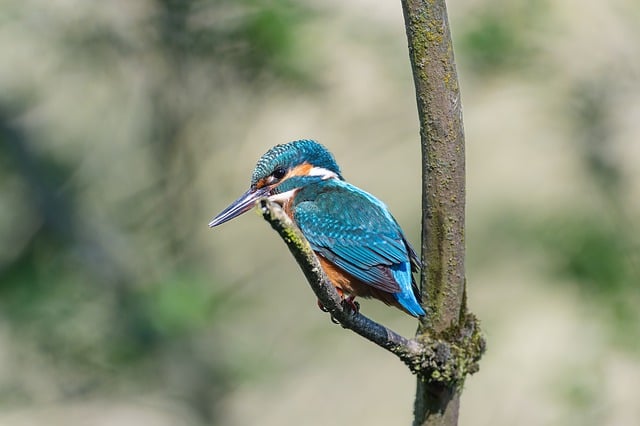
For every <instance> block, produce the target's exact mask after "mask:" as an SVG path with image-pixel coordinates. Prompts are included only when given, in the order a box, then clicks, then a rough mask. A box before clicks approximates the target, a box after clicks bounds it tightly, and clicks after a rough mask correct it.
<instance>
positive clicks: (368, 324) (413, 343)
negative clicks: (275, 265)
mask: <svg viewBox="0 0 640 426" xmlns="http://www.w3.org/2000/svg"><path fill="white" fill-rule="evenodd" d="M258 206H259V208H260V211H261V213H262V216H263V217H264V219H265V220H266V221H267V222H269V223H270V224H271V227H272V228H273V229H274V230H275V231H276V232H277V233H278V234H279V235H280V237H281V238H282V239H283V241H284V242H285V244H286V245H287V247H288V248H289V251H291V254H293V257H294V258H295V259H296V261H297V263H298V265H299V266H300V269H302V272H303V273H304V275H305V277H306V278H307V281H308V282H309V285H310V286H311V289H312V290H313V292H314V293H315V294H316V297H317V298H318V300H319V301H320V302H321V303H322V305H323V306H324V307H325V308H326V310H327V311H328V312H329V313H330V314H331V317H332V318H333V319H334V320H336V321H337V322H338V323H340V324H341V325H342V326H343V327H344V328H347V329H349V330H352V331H353V332H355V333H357V334H359V335H360V336H362V337H364V338H365V339H367V340H369V341H371V342H373V343H375V344H376V345H378V346H380V347H381V348H384V349H386V350H387V351H389V352H391V353H392V354H394V355H396V356H397V357H398V358H399V359H400V360H402V361H403V362H404V363H405V364H406V365H407V366H408V367H409V370H411V372H412V373H414V374H416V375H417V376H418V377H421V378H422V379H421V380H425V381H427V382H429V383H440V384H443V385H444V384H449V383H453V384H458V385H459V384H462V382H463V380H464V377H465V376H466V375H467V374H471V373H474V372H475V371H477V370H478V364H477V363H478V360H479V358H480V354H481V353H482V350H483V347H482V346H481V345H480V344H479V342H480V343H482V340H481V336H480V335H479V334H478V333H477V330H478V328H477V327H476V324H475V322H468V324H467V326H468V327H467V328H466V329H465V332H464V335H463V336H456V338H455V339H450V340H449V341H445V340H440V339H431V338H429V337H428V336H418V337H417V338H415V339H408V338H406V337H403V336H401V335H400V334H398V333H396V332H395V331H393V330H391V329H389V328H387V327H385V326H383V325H381V324H379V323H377V322H375V321H373V320H371V319H369V318H367V317H366V316H364V315H362V314H361V313H359V312H358V313H356V312H353V311H352V310H351V309H350V308H349V307H346V306H345V305H344V304H343V303H342V299H341V298H340V296H339V295H338V293H337V292H336V289H335V287H334V286H333V285H332V284H331V282H330V281H329V278H327V276H326V274H325V273H324V271H323V270H322V268H321V267H320V263H319V261H318V258H317V257H316V255H315V253H314V252H313V250H312V249H311V246H310V245H309V242H308V241H307V239H306V238H305V237H304V235H302V232H301V231H300V229H299V228H298V227H297V226H296V225H295V224H294V223H293V222H292V221H291V219H289V217H288V216H287V215H286V214H285V213H284V211H283V210H282V208H281V207H280V206H279V205H278V204H276V203H274V202H271V201H269V200H268V199H266V198H265V199H262V200H260V201H259V202H258Z"/></svg>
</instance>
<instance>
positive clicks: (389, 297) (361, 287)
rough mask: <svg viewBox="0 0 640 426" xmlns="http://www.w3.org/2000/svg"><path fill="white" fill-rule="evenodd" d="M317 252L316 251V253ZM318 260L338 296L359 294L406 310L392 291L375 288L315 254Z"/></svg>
mask: <svg viewBox="0 0 640 426" xmlns="http://www.w3.org/2000/svg"><path fill="white" fill-rule="evenodd" d="M316 254H317V253H316ZM317 256H318V260H320V266H322V269H323V270H324V272H325V274H327V277H329V280H331V284H333V285H334V287H335V288H336V290H337V291H338V294H339V295H340V297H342V298H344V297H345V294H346V295H347V296H348V295H352V296H359V297H364V298H374V299H378V300H380V301H382V302H384V303H386V304H387V305H391V306H395V307H396V308H399V309H401V310H403V311H405V312H406V309H404V308H403V307H402V306H401V305H400V303H398V301H397V300H396V298H395V297H394V296H393V294H392V293H388V292H386V291H383V290H380V289H377V288H375V287H373V286H371V285H369V284H366V283H364V282H362V281H361V280H359V279H357V278H356V277H354V276H353V275H351V274H349V273H348V272H346V271H344V270H343V269H341V268H339V267H338V266H336V265H334V264H333V263H331V262H329V261H328V260H327V259H325V258H324V257H322V256H321V255H319V254H317Z"/></svg>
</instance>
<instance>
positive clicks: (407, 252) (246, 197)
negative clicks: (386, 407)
mask: <svg viewBox="0 0 640 426" xmlns="http://www.w3.org/2000/svg"><path fill="white" fill-rule="evenodd" d="M262 198H267V199H269V200H271V201H273V202H276V203H278V204H279V205H280V206H281V207H282V208H283V210H284V212H285V214H286V215H287V216H288V217H289V218H290V219H291V220H292V221H293V222H294V223H295V224H296V225H297V226H298V228H300V231H301V232H302V234H303V235H304V236H305V238H306V239H307V240H308V241H309V244H310V245H311V248H312V249H313V251H314V252H315V254H316V256H317V258H318V260H319V262H320V265H321V267H322V269H323V270H324V272H325V274H326V275H327V277H328V278H329V280H330V281H331V283H332V284H333V286H334V287H335V288H336V290H337V292H338V294H339V295H340V297H341V298H342V300H343V302H345V303H347V304H348V305H349V306H351V307H352V308H353V309H355V310H356V311H357V310H358V309H359V305H358V304H357V302H354V299H355V297H356V296H359V297H364V298H374V299H378V300H381V301H382V302H384V303H386V304H387V305H391V306H395V307H397V308H399V309H401V310H402V311H404V312H406V313H408V314H410V315H413V316H415V317H420V316H424V315H425V312H424V310H423V309H422V307H421V306H420V304H419V303H418V300H419V299H420V293H419V292H418V287H417V286H416V283H415V280H414V277H413V272H417V271H418V270H419V269H420V260H419V258H418V255H417V254H416V252H415V250H414V249H413V248H412V247H411V245H410V244H409V242H408V241H407V238H406V237H405V236H404V233H403V232H402V229H401V228H400V226H399V225H398V222H397V221H396V220H395V219H394V217H393V216H392V215H391V213H390V212H389V209H388V208H387V206H386V205H385V204H384V203H383V202H382V201H380V200H379V199H377V198H376V197H374V196H373V195H371V194H369V193H368V192H366V191H363V190H362V189H360V188H358V187H356V186H354V185H352V184H350V183H348V182H346V181H345V180H344V178H343V177H342V173H341V171H340V168H339V167H338V164H337V163H336V161H335V159H334V157H333V155H332V154H331V153H330V152H329V151H328V150H327V149H326V148H325V147H324V146H322V145H321V144H319V143H318V142H316V141H313V140H308V139H304V140H297V141H293V142H289V143H286V144H280V145H276V146H274V147H273V148H271V149H270V150H268V151H267V152H266V153H265V154H264V155H263V156H262V157H261V158H260V160H258V163H257V164H256V167H255V169H254V170H253V175H252V176H251V185H250V186H249V189H248V190H247V191H246V192H245V193H244V194H242V195H241V196H240V197H239V198H238V199H237V200H236V201H234V202H233V203H231V204H230V205H229V206H228V207H227V208H226V209H224V210H223V211H222V212H220V214H218V215H217V216H216V217H214V218H213V220H212V221H211V222H210V223H209V227H211V228H213V227H214V226H218V225H221V224H223V223H225V222H227V221H229V220H231V219H233V218H235V217H237V216H240V215H241V214H243V213H245V212H247V211H248V210H250V209H251V208H252V207H253V206H254V205H255V204H256V202H257V201H258V200H260V199H262ZM318 305H319V306H320V307H321V308H322V305H321V304H320V302H318Z"/></svg>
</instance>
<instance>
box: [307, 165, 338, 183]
mask: <svg viewBox="0 0 640 426" xmlns="http://www.w3.org/2000/svg"><path fill="white" fill-rule="evenodd" d="M307 176H321V177H322V179H323V180H327V179H333V178H337V177H338V175H337V174H335V173H334V172H332V171H331V170H329V169H325V168H324V167H312V168H311V170H309V174H308V175H307Z"/></svg>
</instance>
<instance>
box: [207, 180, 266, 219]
mask: <svg viewBox="0 0 640 426" xmlns="http://www.w3.org/2000/svg"><path fill="white" fill-rule="evenodd" d="M268 193H269V188H267V187H264V188H260V189H249V190H248V191H247V192H245V193H244V194H242V195H241V196H240V198H238V199H237V200H235V201H234V202H233V203H231V205H230V206H229V207H227V208H226V209H224V210H222V211H221V212H220V214H218V216H216V217H214V218H213V220H212V221H211V222H209V228H213V227H214V226H218V225H221V224H223V223H225V222H227V221H229V220H231V219H233V218H234V217H238V216H240V215H241V214H242V213H245V212H247V211H249V210H251V208H252V207H253V206H254V205H255V204H256V201H258V200H259V199H260V198H262V197H265V196H266V195H267V194H268Z"/></svg>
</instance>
